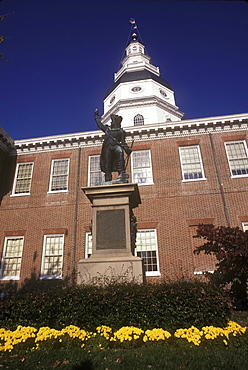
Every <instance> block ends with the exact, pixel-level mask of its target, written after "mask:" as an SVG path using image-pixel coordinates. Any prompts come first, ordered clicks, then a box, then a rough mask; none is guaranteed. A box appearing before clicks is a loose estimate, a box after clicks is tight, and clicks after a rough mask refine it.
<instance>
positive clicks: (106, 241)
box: [77, 183, 144, 285]
mask: <svg viewBox="0 0 248 370" xmlns="http://www.w3.org/2000/svg"><path fill="white" fill-rule="evenodd" d="M82 190H83V191H84V193H85V195H86V196H87V197H88V199H89V200H90V202H91V203H92V254H91V256H90V257H89V258H88V259H84V260H80V261H79V262H78V279H77V282H78V284H95V285H103V284H110V283H121V282H125V283H126V282H136V283H143V282H144V273H143V261H142V259H141V258H139V257H135V256H133V249H134V245H133V244H132V240H131V234H132V237H134V236H135V233H134V231H135V230H134V228H135V229H136V224H135V225H134V222H133V218H135V217H134V216H133V211H132V210H133V208H135V207H138V205H139V204H140V203H141V200H140V195H139V189H138V185H137V184H128V183H127V184H111V185H101V186H93V187H87V188H82ZM134 226H135V227H134Z"/></svg>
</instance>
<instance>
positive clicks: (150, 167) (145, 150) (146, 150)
mask: <svg viewBox="0 0 248 370" xmlns="http://www.w3.org/2000/svg"><path fill="white" fill-rule="evenodd" d="M141 152H144V153H145V152H146V153H148V156H149V166H148V167H137V169H140V168H141V169H142V168H147V169H149V170H150V173H151V180H150V182H137V184H138V185H139V186H140V185H153V184H154V182H153V170H152V159H151V150H150V149H144V150H135V151H133V152H132V154H131V168H132V182H133V183H135V176H134V175H135V170H136V168H135V169H134V158H133V157H134V156H135V154H136V153H141Z"/></svg>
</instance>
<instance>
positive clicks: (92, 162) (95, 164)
mask: <svg viewBox="0 0 248 370" xmlns="http://www.w3.org/2000/svg"><path fill="white" fill-rule="evenodd" d="M88 168H89V175H88V186H96V185H99V184H102V183H103V182H104V181H105V177H104V173H103V172H102V171H101V167H100V155H99V154H98V155H90V156H89V166H88Z"/></svg>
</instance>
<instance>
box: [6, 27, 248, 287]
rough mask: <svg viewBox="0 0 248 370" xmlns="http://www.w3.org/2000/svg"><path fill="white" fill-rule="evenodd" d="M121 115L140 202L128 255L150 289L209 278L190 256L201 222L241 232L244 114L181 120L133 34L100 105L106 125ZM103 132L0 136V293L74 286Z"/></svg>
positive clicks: (247, 154)
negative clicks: (33, 282) (57, 282)
mask: <svg viewBox="0 0 248 370" xmlns="http://www.w3.org/2000/svg"><path fill="white" fill-rule="evenodd" d="M112 113H114V114H118V115H121V116H122V117H123V125H122V126H123V127H124V129H125V131H126V141H127V143H128V144H129V146H132V150H133V152H132V154H131V158H130V161H129V162H128V166H127V172H128V173H129V174H130V182H134V183H138V185H139V191H140V196H141V201H142V204H141V205H140V206H139V207H138V208H136V209H135V210H134V213H135V216H136V218H137V227H138V233H137V240H136V250H135V253H136V255H138V256H141V257H142V258H143V259H144V266H145V271H146V276H147V279H148V280H149V281H161V280H164V279H179V278H182V277H187V278H190V277H193V276H194V275H199V274H202V273H203V272H205V271H213V270H214V268H215V261H214V259H213V258H212V257H211V256H204V255H200V256H197V255H194V253H193V251H194V249H195V247H196V246H197V243H199V240H198V239H195V238H193V236H194V235H195V232H196V227H197V225H199V224H202V223H205V224H207V223H213V224H215V225H216V226H217V225H223V226H228V225H230V226H239V227H243V228H244V229H245V228H246V227H247V225H248V187H247V184H248V151H247V132H248V130H247V129H248V113H247V114H236V115H228V116H219V117H207V118H200V119H191V120H184V119H183V117H184V114H183V113H182V112H180V111H179V109H178V107H177V106H176V103H175V97H174V91H173V89H172V87H171V86H170V84H169V83H168V82H167V81H165V80H163V79H162V78H161V77H160V72H159V69H158V68H157V67H155V66H153V65H152V64H151V60H150V58H149V57H148V56H147V55H146V52H145V47H144V45H143V44H142V43H141V42H140V41H138V39H137V36H136V35H135V34H134V35H133V36H132V40H131V42H130V43H129V44H128V46H127V48H126V57H125V58H124V60H123V63H122V67H121V69H120V70H119V71H118V72H117V73H116V74H115V80H114V84H113V85H112V86H111V87H110V89H109V90H108V92H107V94H106V96H105V98H104V114H103V117H102V121H103V123H104V124H108V123H109V122H110V115H111V114H112ZM102 138H103V132H101V131H97V130H96V131H90V132H81V133H75V134H65V135H54V136H49V137H42V138H35V139H28V140H17V141H13V140H12V139H11V138H10V137H9V136H8V134H7V133H6V132H5V131H4V130H3V129H1V130H0V189H1V193H0V194H1V195H0V196H1V197H0V202H1V203H0V225H1V228H0V258H1V269H0V286H1V285H4V284H6V283H9V282H11V281H14V282H16V283H18V284H23V283H24V282H25V281H28V280H29V279H32V278H34V279H68V280H69V281H75V280H76V279H75V277H76V275H77V265H78V261H79V260H82V259H84V258H88V257H89V256H90V254H91V215H92V210H91V204H90V202H89V200H88V199H87V198H86V196H85V195H84V193H83V191H82V190H81V188H82V187H86V186H93V185H99V184H100V183H101V182H102V181H103V174H102V173H101V171H100V165H99V157H100V152H101V145H102Z"/></svg>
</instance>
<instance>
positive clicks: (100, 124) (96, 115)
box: [94, 109, 108, 132]
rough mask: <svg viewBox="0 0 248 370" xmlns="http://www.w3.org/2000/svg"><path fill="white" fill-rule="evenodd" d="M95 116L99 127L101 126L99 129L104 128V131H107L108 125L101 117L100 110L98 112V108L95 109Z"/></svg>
mask: <svg viewBox="0 0 248 370" xmlns="http://www.w3.org/2000/svg"><path fill="white" fill-rule="evenodd" d="M94 118H95V121H96V124H97V127H98V128H99V130H102V131H103V132H106V131H107V128H108V127H107V126H105V125H104V124H103V123H102V121H101V119H100V117H99V112H98V109H96V110H95V113H94Z"/></svg>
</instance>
